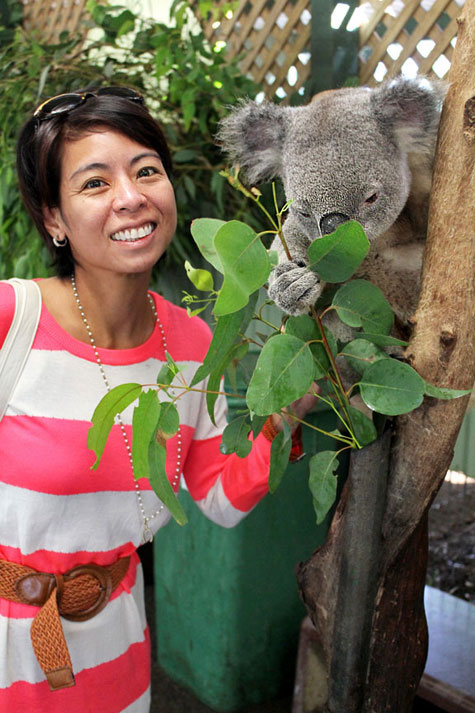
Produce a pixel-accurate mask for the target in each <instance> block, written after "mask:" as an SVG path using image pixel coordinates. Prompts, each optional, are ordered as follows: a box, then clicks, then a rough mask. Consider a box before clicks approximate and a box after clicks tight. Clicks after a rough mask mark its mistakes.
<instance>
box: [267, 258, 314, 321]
mask: <svg viewBox="0 0 475 713" xmlns="http://www.w3.org/2000/svg"><path fill="white" fill-rule="evenodd" d="M269 283H270V287H269V297H270V298H271V300H274V302H275V303H276V305H277V306H278V307H280V309H282V310H283V311H284V312H286V313H287V314H292V315H299V314H304V313H305V312H307V311H308V308H309V307H310V306H311V305H313V304H315V302H316V300H317V299H318V298H319V297H320V294H321V291H322V285H321V283H320V280H319V279H318V276H317V275H316V274H315V273H314V272H312V271H311V270H309V269H308V268H306V267H299V266H298V265H296V264H295V263H293V262H284V263H282V264H281V265H277V267H276V268H275V269H274V270H273V271H272V273H271V275H270V279H269Z"/></svg>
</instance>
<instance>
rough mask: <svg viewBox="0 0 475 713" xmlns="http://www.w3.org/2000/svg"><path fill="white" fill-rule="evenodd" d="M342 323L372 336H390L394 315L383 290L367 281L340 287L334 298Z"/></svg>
mask: <svg viewBox="0 0 475 713" xmlns="http://www.w3.org/2000/svg"><path fill="white" fill-rule="evenodd" d="M332 304H333V306H334V307H335V309H336V311H337V313H338V316H339V317H340V319H341V321H342V322H344V323H345V324H348V325H349V326H350V327H362V328H363V331H364V332H370V333H371V334H375V333H376V334H389V333H390V332H391V329H392V327H393V322H394V314H393V311H392V309H391V307H390V305H389V302H388V301H387V300H386V298H385V296H384V295H383V293H382V292H381V290H380V289H379V288H378V287H376V285H372V284H371V282H367V281H366V280H352V281H351V282H348V283H347V284H346V285H343V286H342V287H340V289H339V290H338V292H336V294H335V296H334V297H333V302H332Z"/></svg>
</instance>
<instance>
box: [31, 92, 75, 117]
mask: <svg viewBox="0 0 475 713" xmlns="http://www.w3.org/2000/svg"><path fill="white" fill-rule="evenodd" d="M84 100H85V96H84V94H73V93H71V94H59V95H58V96H57V97H52V99H48V100H47V101H45V102H44V103H43V104H40V106H39V107H38V109H37V110H36V111H35V113H34V114H33V116H35V117H36V118H37V119H43V118H44V117H45V116H51V115H52V114H62V113H64V112H68V111H71V110H72V109H76V107H78V106H79V105H80V104H82V103H83V101H84Z"/></svg>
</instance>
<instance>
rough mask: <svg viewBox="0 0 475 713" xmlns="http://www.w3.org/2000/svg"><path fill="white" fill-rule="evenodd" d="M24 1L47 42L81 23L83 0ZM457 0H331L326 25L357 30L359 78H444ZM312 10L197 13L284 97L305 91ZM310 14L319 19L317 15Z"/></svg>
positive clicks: (298, 2)
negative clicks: (358, 0) (355, 3)
mask: <svg viewBox="0 0 475 713" xmlns="http://www.w3.org/2000/svg"><path fill="white" fill-rule="evenodd" d="M22 1H23V5H24V24H25V27H26V28H35V29H38V30H39V31H40V32H41V34H42V36H43V37H44V39H45V41H51V40H53V39H58V37H59V35H60V33H61V32H62V31H63V30H69V31H73V32H74V31H77V30H78V29H79V30H80V29H81V28H82V27H84V28H85V29H86V24H85V20H86V18H87V13H86V9H85V4H86V0H22ZM225 2H226V0H217V2H215V3H214V5H215V7H217V8H219V6H220V5H224V3H225ZM463 4H464V0H364V2H362V4H361V5H360V6H359V7H358V8H356V10H355V11H354V12H353V13H351V12H350V9H349V5H348V4H346V3H345V2H336V3H335V11H334V13H333V15H332V18H331V28H333V29H338V28H340V27H341V28H347V29H348V31H349V32H359V46H360V51H359V76H360V80H361V83H363V84H369V85H374V84H377V83H378V82H380V81H381V80H382V79H383V78H385V77H391V76H394V75H395V74H398V73H399V72H402V73H403V74H406V75H409V76H415V75H416V74H418V73H419V74H428V75H436V76H438V77H444V76H445V75H446V74H447V72H448V69H449V67H450V62H451V59H452V52H453V47H454V44H455V39H456V33H457V21H456V19H457V16H458V15H460V9H461V7H462V6H463ZM135 9H136V7H135ZM311 9H312V3H311V0H252V1H251V0H239V2H238V3H237V4H236V6H235V9H234V11H233V12H231V11H230V12H228V14H227V16H226V17H224V18H223V19H222V20H221V21H215V20H214V18H213V17H210V18H203V27H204V31H205V33H206V36H207V37H208V39H209V41H210V43H211V44H213V45H214V44H215V43H216V42H225V43H226V51H227V53H228V54H229V56H230V57H234V56H236V55H237V56H240V57H242V59H241V64H240V67H241V69H242V71H243V72H245V73H246V74H249V76H251V77H252V78H253V79H255V80H256V81H257V82H259V83H262V86H263V91H264V94H265V95H266V96H267V97H273V96H277V97H279V98H280V99H283V100H284V101H286V100H288V98H289V96H290V95H292V94H293V93H294V92H300V93H302V92H303V86H304V84H305V82H306V80H307V79H308V78H309V75H310V70H311V52H310V48H311V26H312V15H311ZM147 11H148V12H149V8H147V10H146V9H145V8H144V13H146V12H147ZM316 21H317V22H322V19H321V17H317V18H316ZM331 28H329V30H328V31H329V32H331Z"/></svg>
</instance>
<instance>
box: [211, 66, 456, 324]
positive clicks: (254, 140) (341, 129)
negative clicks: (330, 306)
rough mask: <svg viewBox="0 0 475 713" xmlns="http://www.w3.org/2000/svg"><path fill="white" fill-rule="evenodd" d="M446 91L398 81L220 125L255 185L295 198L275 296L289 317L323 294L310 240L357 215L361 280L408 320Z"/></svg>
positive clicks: (256, 110)
mask: <svg viewBox="0 0 475 713" xmlns="http://www.w3.org/2000/svg"><path fill="white" fill-rule="evenodd" d="M444 95H445V87H444V86H443V85H441V84H439V83H435V82H430V81H429V80H427V79H421V78H418V79H407V78H404V77H398V78H397V79H393V80H390V81H388V82H385V83H383V84H382V85H380V86H379V87H378V88H375V89H367V88H352V89H351V88H347V89H339V90H335V91H330V92H323V93H321V94H319V95H317V96H316V97H315V99H314V100H313V101H312V102H311V103H310V104H308V105H306V106H303V107H292V108H291V107H282V106H278V105H275V104H271V103H263V104H257V103H255V102H247V103H242V104H240V105H239V106H238V107H236V108H235V109H234V110H233V111H232V112H231V114H230V115H229V116H228V117H227V118H226V119H224V120H223V121H222V122H221V126H220V132H219V136H218V139H219V141H220V143H221V145H222V147H223V148H224V150H225V151H226V152H227V153H228V154H229V157H230V159H231V160H232V161H233V162H234V163H237V164H239V165H240V166H241V168H242V170H243V172H244V173H245V175H246V176H247V179H248V180H249V182H250V183H256V182H260V181H265V180H269V179H271V178H281V179H282V182H283V186H284V190H285V195H286V197H287V199H292V205H291V207H290V210H289V213H288V217H287V219H286V221H285V224H284V236H285V239H286V242H287V244H288V246H289V249H290V253H291V255H292V262H289V261H288V260H287V258H286V256H285V253H284V251H283V248H282V245H281V242H280V240H278V239H276V241H275V243H274V245H273V247H274V248H275V249H276V250H277V252H278V253H279V265H278V266H277V267H276V269H275V270H274V271H273V274H272V275H271V280H270V285H271V286H270V290H269V294H270V296H271V298H272V299H273V300H274V301H275V302H276V303H277V304H278V305H279V306H280V307H281V308H282V309H283V310H284V311H285V312H288V313H289V314H301V313H303V312H306V311H307V310H308V308H309V306H310V305H312V304H313V303H314V302H315V300H316V299H317V298H318V296H319V295H320V293H321V290H322V284H321V283H320V281H319V279H318V277H317V275H315V273H313V272H310V271H309V270H307V269H306V267H305V265H306V264H307V263H308V258H307V248H308V246H309V244H310V243H311V242H312V240H314V239H315V238H317V237H319V236H321V235H322V234H323V233H325V232H330V228H331V227H332V226H333V225H334V224H335V223H338V222H339V221H341V220H343V219H345V218H351V219H354V220H357V221H359V222H360V223H361V224H362V225H363V228H364V229H365V231H366V234H367V236H368V238H369V240H370V242H371V249H370V252H369V254H368V256H367V258H366V260H365V262H364V263H363V265H362V266H361V268H360V269H359V271H358V275H357V276H359V277H364V278H366V279H369V280H371V282H373V283H375V284H377V285H378V286H379V287H380V288H381V289H382V290H383V292H384V293H385V295H386V297H387V298H388V300H389V301H390V303H391V304H392V306H393V309H394V310H395V312H396V314H397V315H398V316H399V318H400V319H401V320H402V321H404V322H405V321H407V319H408V318H409V317H410V315H411V314H412V312H413V310H414V309H415V306H416V304H417V297H418V289H419V275H420V266H421V259H422V247H423V242H424V239H425V231H426V223H427V208H428V199H429V192H430V185H431V175H432V161H433V156H434V150H435V142H436V138H437V129H438V124H439V117H440V110H441V105H442V101H443V98H444ZM375 195H376V196H377V198H374V196H375ZM329 214H331V215H330V217H328V216H329ZM333 214H337V215H333Z"/></svg>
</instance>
